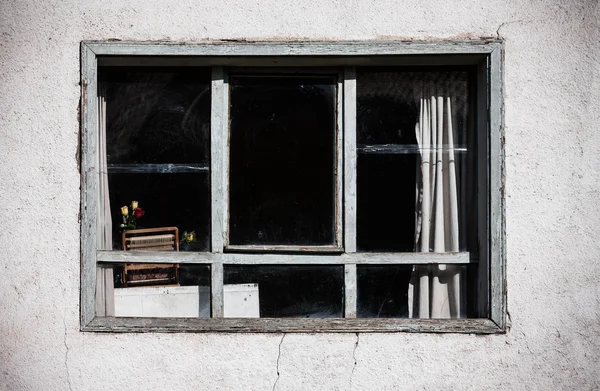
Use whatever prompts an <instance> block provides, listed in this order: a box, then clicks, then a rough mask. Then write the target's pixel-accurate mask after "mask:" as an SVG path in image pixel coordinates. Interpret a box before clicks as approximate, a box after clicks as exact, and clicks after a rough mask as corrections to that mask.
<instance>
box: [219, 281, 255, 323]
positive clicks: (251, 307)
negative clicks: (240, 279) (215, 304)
mask: <svg viewBox="0 0 600 391" xmlns="http://www.w3.org/2000/svg"><path fill="white" fill-rule="evenodd" d="M223 316H224V317H225V318H260V303H259V300H258V284H228V285H223Z"/></svg>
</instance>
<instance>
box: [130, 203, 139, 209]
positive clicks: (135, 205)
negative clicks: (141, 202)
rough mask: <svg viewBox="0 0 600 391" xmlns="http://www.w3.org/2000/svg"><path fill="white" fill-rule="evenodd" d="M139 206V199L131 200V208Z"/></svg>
mask: <svg viewBox="0 0 600 391" xmlns="http://www.w3.org/2000/svg"><path fill="white" fill-rule="evenodd" d="M137 207H138V202H137V201H131V209H135V208H137Z"/></svg>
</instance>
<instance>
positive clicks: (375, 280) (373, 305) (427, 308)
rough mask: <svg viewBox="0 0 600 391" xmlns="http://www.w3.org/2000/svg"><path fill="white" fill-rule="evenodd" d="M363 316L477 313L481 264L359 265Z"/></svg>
mask: <svg viewBox="0 0 600 391" xmlns="http://www.w3.org/2000/svg"><path fill="white" fill-rule="evenodd" d="M356 274H357V296H358V297H357V299H358V301H357V316H358V317H359V318H406V317H408V316H411V317H413V318H450V317H452V318H457V317H462V318H464V317H473V316H477V312H476V311H477V308H476V305H477V294H476V292H477V288H478V287H477V286H476V285H477V265H476V264H469V265H442V264H435V265H368V266H367V265H364V266H363V265H359V266H357V268H356Z"/></svg>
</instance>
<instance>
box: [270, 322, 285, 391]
mask: <svg viewBox="0 0 600 391" xmlns="http://www.w3.org/2000/svg"><path fill="white" fill-rule="evenodd" d="M284 338H285V333H283V334H282V335H281V341H279V353H278V354H277V379H275V383H273V391H275V387H277V382H278V381H279V359H280V358H281V344H282V343H283V339H284Z"/></svg>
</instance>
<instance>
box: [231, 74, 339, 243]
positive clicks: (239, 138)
mask: <svg viewBox="0 0 600 391" xmlns="http://www.w3.org/2000/svg"><path fill="white" fill-rule="evenodd" d="M230 94H231V95H230V121H231V122H230V132H231V135H230V148H231V149H230V187H229V190H230V200H229V203H230V220H229V241H230V244H233V245H245V244H263V245H332V244H334V238H335V233H334V232H335V229H334V225H335V222H334V216H335V175H334V167H335V159H336V157H335V155H336V154H335V129H336V109H335V107H336V105H335V103H336V85H335V79H334V78H332V77H295V76H286V77H283V76H282V77H232V78H231V92H230Z"/></svg>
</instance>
